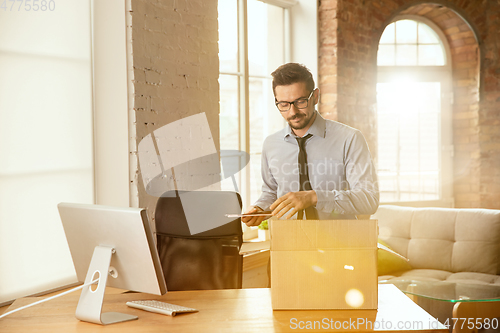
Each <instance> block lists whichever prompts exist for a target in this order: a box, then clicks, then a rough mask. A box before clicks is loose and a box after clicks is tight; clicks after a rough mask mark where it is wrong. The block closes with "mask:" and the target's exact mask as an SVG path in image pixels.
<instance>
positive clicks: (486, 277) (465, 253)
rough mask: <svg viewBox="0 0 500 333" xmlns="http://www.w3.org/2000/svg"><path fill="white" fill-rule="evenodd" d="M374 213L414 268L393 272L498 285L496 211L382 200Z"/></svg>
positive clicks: (383, 235) (384, 235)
mask: <svg viewBox="0 0 500 333" xmlns="http://www.w3.org/2000/svg"><path fill="white" fill-rule="evenodd" d="M373 218H375V219H378V221H379V222H378V223H379V237H380V239H382V240H384V241H385V242H386V243H387V244H389V246H390V247H391V248H392V249H394V250H395V251H396V252H399V253H400V254H402V255H404V256H406V257H407V258H408V259H410V265H411V266H412V268H413V270H411V271H408V272H401V273H400V274H396V275H395V276H400V278H406V279H408V278H410V277H413V278H419V279H430V280H449V281H461V282H471V281H474V282H478V283H481V282H482V283H492V284H500V279H499V277H498V276H496V275H498V274H500V210H491V209H452V208H411V207H400V206H391V205H382V206H380V207H379V209H378V211H377V212H376V213H375V215H374V216H373ZM395 276H390V277H392V278H395Z"/></svg>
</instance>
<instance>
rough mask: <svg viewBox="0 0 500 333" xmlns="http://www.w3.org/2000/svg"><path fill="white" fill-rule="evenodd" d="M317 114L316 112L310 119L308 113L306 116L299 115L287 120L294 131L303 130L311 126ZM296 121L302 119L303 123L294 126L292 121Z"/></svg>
mask: <svg viewBox="0 0 500 333" xmlns="http://www.w3.org/2000/svg"><path fill="white" fill-rule="evenodd" d="M315 113H316V111H314V112H313V113H311V115H310V116H309V117H308V116H307V113H305V114H304V113H298V114H295V115H293V116H292V117H290V118H287V119H286V120H287V121H288V125H290V127H291V128H292V129H294V130H301V129H303V128H305V127H307V125H309V124H310V123H311V121H312V119H313V118H314V115H315ZM296 119H301V121H300V122H299V123H295V124H293V123H292V120H296Z"/></svg>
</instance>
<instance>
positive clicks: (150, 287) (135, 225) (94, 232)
mask: <svg viewBox="0 0 500 333" xmlns="http://www.w3.org/2000/svg"><path fill="white" fill-rule="evenodd" d="M58 209H59V215H60V216H61V221H62V224H63V228H64V232H65V233H66V239H67V241H68V245H69V249H70V252H71V256H72V258H73V263H74V265H75V269H76V274H77V277H78V281H84V282H85V283H86V284H87V283H90V282H92V281H94V280H96V279H97V278H99V282H98V283H97V287H96V285H95V284H93V285H89V286H86V287H84V288H83V290H82V294H81V296H80V301H79V302H78V306H77V309H76V317H77V318H78V319H79V320H82V321H87V322H91V323H96V324H101V325H106V324H113V323H118V322H122V321H128V320H134V319H137V317H136V316H132V315H128V314H124V313H117V312H108V313H101V312H102V303H103V298H104V290H105V289H106V286H110V287H115V288H120V289H127V290H131V291H137V292H143V293H149V294H156V295H163V294H165V293H166V292H167V286H166V284H165V279H164V277H163V271H162V268H161V264H160V260H159V257H158V252H157V250H156V245H155V242H154V237H153V233H152V231H151V227H150V225H149V221H148V217H147V214H146V210H145V209H140V208H122V207H109V206H100V205H86V204H73V203H60V204H59V205H58Z"/></svg>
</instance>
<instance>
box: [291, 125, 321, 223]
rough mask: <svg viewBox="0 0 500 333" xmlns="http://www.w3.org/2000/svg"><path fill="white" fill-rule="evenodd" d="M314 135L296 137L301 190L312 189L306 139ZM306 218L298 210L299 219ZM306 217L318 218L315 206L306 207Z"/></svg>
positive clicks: (310, 218) (302, 212)
mask: <svg viewBox="0 0 500 333" xmlns="http://www.w3.org/2000/svg"><path fill="white" fill-rule="evenodd" d="M311 136H312V134H307V135H306V136H304V137H303V138H296V139H297V143H298V145H299V175H300V177H299V181H300V189H299V191H310V190H312V187H311V183H310V182H309V170H308V168H307V154H306V149H305V146H306V141H307V139H309V138H310V137H311ZM303 218H304V211H303V210H300V211H298V212H297V219H298V220H302V219H303ZM306 218H307V219H308V220H317V219H318V214H317V212H316V209H314V207H308V208H306Z"/></svg>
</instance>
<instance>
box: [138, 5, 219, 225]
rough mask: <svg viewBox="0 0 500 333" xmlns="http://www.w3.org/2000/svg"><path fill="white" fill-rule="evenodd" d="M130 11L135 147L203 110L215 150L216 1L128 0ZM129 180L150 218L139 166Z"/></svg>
mask: <svg viewBox="0 0 500 333" xmlns="http://www.w3.org/2000/svg"><path fill="white" fill-rule="evenodd" d="M130 15H131V22H132V27H131V32H132V34H131V37H132V41H131V43H132V47H131V53H132V54H131V56H132V59H133V60H132V64H133V75H132V77H130V79H131V80H132V82H133V90H134V98H133V107H134V110H135V117H136V123H135V125H136V126H135V129H136V137H135V141H136V147H137V145H138V144H139V142H140V141H141V140H142V138H144V137H145V136H146V135H148V134H149V133H151V132H153V131H154V130H156V129H158V128H160V127H162V126H164V125H166V124H168V123H171V122H174V121H176V120H179V119H181V118H185V117H187V116H190V115H194V114H197V113H201V112H205V113H206V115H207V118H208V122H209V125H210V129H211V131H212V136H213V139H214V141H215V143H216V147H217V149H218V148H219V83H218V78H219V59H218V44H217V41H218V30H217V29H218V22H217V15H218V14H217V1H206V0H162V1H158V2H157V1H150V0H132V11H131V13H130ZM132 153H133V154H136V151H134V152H132ZM132 181H133V182H136V183H137V187H138V191H139V207H146V208H147V209H148V213H149V216H150V218H152V217H153V216H154V215H153V213H154V207H155V205H156V201H157V198H156V197H151V196H149V195H148V194H147V193H146V192H145V189H144V186H143V184H142V179H141V177H140V175H139V171H138V172H137V173H136V174H135V177H134V178H133V180H132Z"/></svg>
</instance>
